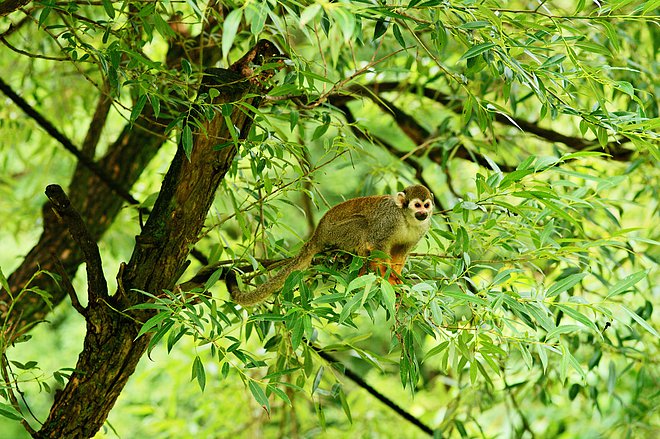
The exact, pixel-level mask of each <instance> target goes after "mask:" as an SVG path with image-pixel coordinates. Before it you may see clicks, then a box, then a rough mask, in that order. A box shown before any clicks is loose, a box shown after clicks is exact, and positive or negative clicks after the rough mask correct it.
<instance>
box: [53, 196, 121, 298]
mask: <svg viewBox="0 0 660 439" xmlns="http://www.w3.org/2000/svg"><path fill="white" fill-rule="evenodd" d="M46 196H47V197H48V199H49V200H50V202H51V204H52V206H53V210H54V211H55V213H56V214H57V215H58V216H59V217H60V219H61V220H62V221H63V222H64V223H65V224H66V226H67V227H68V229H69V233H70V234H71V237H73V239H74V241H76V243H77V244H78V246H80V249H81V250H82V253H83V255H84V258H85V262H86V264H85V265H86V268H87V285H88V294H89V306H94V304H97V303H100V302H101V301H102V300H106V299H107V298H108V283H107V282H106V280H105V276H104V275H103V264H102V263H101V253H100V252H99V246H98V244H97V243H96V240H94V238H93V237H92V236H91V234H90V233H89V230H87V226H86V225H85V221H83V219H82V217H81V216H80V214H79V213H78V212H77V211H76V210H75V209H74V208H73V207H72V206H71V201H69V197H67V195H66V194H65V193H64V191H63V190H62V187H60V186H59V185H56V184H51V185H48V186H47V187H46Z"/></svg>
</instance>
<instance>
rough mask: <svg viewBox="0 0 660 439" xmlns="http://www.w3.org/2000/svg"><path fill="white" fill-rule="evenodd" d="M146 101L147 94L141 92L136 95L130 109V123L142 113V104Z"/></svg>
mask: <svg viewBox="0 0 660 439" xmlns="http://www.w3.org/2000/svg"><path fill="white" fill-rule="evenodd" d="M146 103H147V95H146V94H143V95H140V97H138V99H137V101H136V102H135V105H133V109H132V110H131V119H130V120H131V123H133V122H135V120H136V119H137V118H138V117H139V116H140V114H142V109H143V108H144V105H145V104H146Z"/></svg>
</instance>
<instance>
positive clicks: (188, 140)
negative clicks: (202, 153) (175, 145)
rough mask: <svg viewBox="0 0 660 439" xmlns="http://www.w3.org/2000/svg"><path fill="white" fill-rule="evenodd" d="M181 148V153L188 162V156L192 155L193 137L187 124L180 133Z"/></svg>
mask: <svg viewBox="0 0 660 439" xmlns="http://www.w3.org/2000/svg"><path fill="white" fill-rule="evenodd" d="M181 146H182V147H183V152H184V153H185V154H186V157H187V158H188V161H190V154H191V153H192V148H193V136H192V130H191V129H190V125H189V124H186V125H185V126H184V127H183V132H182V133H181Z"/></svg>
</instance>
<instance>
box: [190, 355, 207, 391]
mask: <svg viewBox="0 0 660 439" xmlns="http://www.w3.org/2000/svg"><path fill="white" fill-rule="evenodd" d="M195 378H197V384H199V388H200V389H202V392H203V391H204V387H206V372H205V371H204V364H203V363H202V360H201V359H200V358H199V355H198V356H196V357H195V360H194V361H193V365H192V377H191V378H190V379H191V380H194V379H195Z"/></svg>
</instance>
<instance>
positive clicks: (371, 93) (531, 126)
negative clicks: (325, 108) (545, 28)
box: [332, 81, 633, 161]
mask: <svg viewBox="0 0 660 439" xmlns="http://www.w3.org/2000/svg"><path fill="white" fill-rule="evenodd" d="M417 90H419V91H420V93H421V95H422V96H424V97H426V98H428V99H431V100H433V101H435V102H437V103H439V104H441V105H443V106H445V107H447V108H448V109H449V110H451V111H453V112H454V113H456V114H462V113H463V105H462V103H461V101H460V100H458V99H456V98H452V97H450V96H448V95H446V94H444V93H442V92H440V91H438V90H435V89H433V88H431V87H427V86H420V87H417V85H415V84H408V83H405V82H394V81H390V82H380V83H372V84H366V85H354V86H351V87H350V88H349V89H348V90H347V93H346V94H342V95H334V96H333V97H332V102H333V104H335V105H340V104H341V103H344V102H347V101H350V100H353V99H355V98H356V97H368V98H369V99H371V100H374V102H376V100H375V96H378V98H377V99H381V98H380V97H379V96H380V94H381V93H386V92H392V91H399V92H402V93H409V94H417ZM379 106H380V105H379ZM494 119H495V121H496V122H498V123H500V124H502V125H508V126H513V127H519V128H520V129H522V130H523V131H525V132H528V133H532V134H534V135H536V136H538V137H540V138H542V139H545V140H547V141H550V142H557V143H563V144H564V145H566V146H568V147H571V148H573V149H575V150H578V151H581V150H588V149H593V148H600V146H599V145H598V143H597V142H595V141H586V140H584V139H582V138H580V137H571V136H566V135H564V134H561V133H559V132H557V131H553V130H549V129H547V128H543V127H541V126H539V125H538V124H536V123H534V122H529V121H526V120H524V119H520V118H516V117H513V116H508V117H507V116H505V115H503V114H499V113H495V114H494ZM629 141H630V140H629V139H627V138H623V139H621V140H618V141H613V142H610V143H608V144H607V145H605V147H603V149H605V150H606V151H608V153H609V154H610V156H611V157H612V159H614V160H617V161H628V160H630V157H631V156H632V153H633V151H632V150H629V149H626V148H623V147H622V146H621V145H622V144H624V143H627V142H629Z"/></svg>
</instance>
